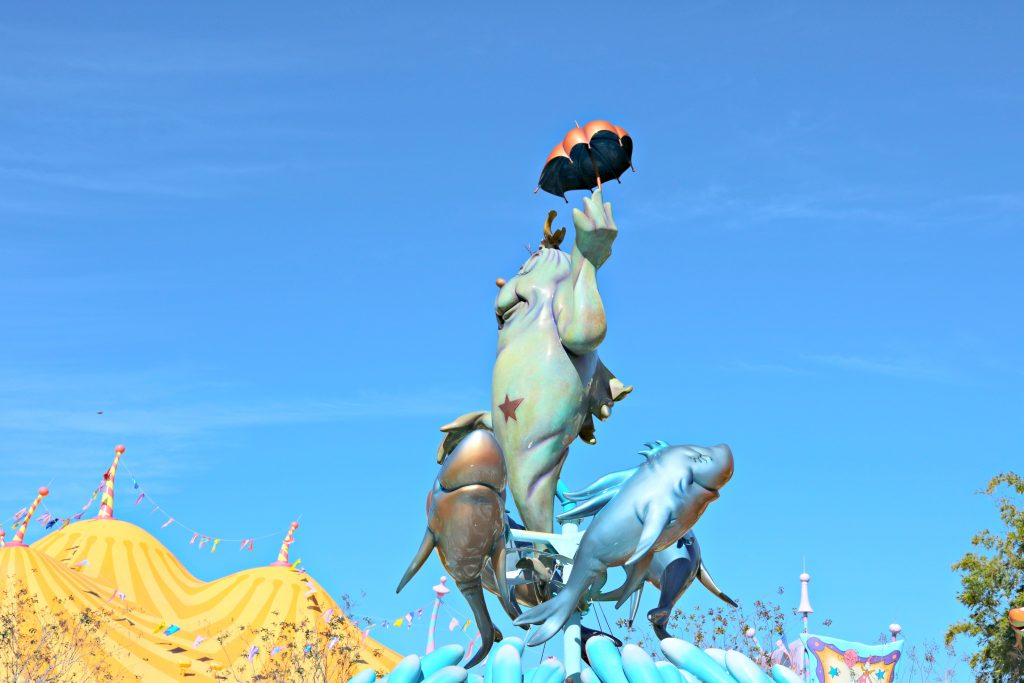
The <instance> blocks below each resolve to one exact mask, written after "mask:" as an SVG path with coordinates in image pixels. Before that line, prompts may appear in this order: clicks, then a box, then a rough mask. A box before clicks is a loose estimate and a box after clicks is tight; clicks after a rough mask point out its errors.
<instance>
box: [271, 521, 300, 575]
mask: <svg viewBox="0 0 1024 683" xmlns="http://www.w3.org/2000/svg"><path fill="white" fill-rule="evenodd" d="M298 528H299V523H298V522H292V525H291V527H289V528H288V534H287V535H286V536H285V537H284V540H283V541H282V542H281V552H279V553H278V554H277V561H275V562H271V563H270V566H271V567H290V566H292V564H291V562H289V561H288V546H290V545H291V544H292V543H294V542H295V530H296V529H298Z"/></svg>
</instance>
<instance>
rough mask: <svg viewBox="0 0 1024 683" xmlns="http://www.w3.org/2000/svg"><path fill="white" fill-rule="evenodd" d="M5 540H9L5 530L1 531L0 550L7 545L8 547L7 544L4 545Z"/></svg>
mask: <svg viewBox="0 0 1024 683" xmlns="http://www.w3.org/2000/svg"><path fill="white" fill-rule="evenodd" d="M5 538H7V532H6V531H4V530H3V529H0V548H3V547H4V546H5V545H7V544H6V543H4V539H5Z"/></svg>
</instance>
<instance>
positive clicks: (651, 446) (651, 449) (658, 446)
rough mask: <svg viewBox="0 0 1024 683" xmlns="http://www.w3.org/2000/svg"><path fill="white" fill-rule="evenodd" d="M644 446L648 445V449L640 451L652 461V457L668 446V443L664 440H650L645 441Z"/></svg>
mask: <svg viewBox="0 0 1024 683" xmlns="http://www.w3.org/2000/svg"><path fill="white" fill-rule="evenodd" d="M644 446H645V447H646V449H645V450H642V451H640V452H639V453H640V455H642V456H644V457H645V458H647V460H648V461H650V459H651V458H653V457H654V456H656V455H657V454H658V453H660V452H662V451H663V450H665V449H666V448H668V444H667V443H665V442H664V441H655V442H654V443H650V442H648V443H645V444H644Z"/></svg>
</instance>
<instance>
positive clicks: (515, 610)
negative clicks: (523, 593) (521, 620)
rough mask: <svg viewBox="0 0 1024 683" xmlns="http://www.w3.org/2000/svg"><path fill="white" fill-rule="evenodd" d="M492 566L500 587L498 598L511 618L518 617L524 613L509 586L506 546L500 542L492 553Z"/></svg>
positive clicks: (496, 581)
mask: <svg viewBox="0 0 1024 683" xmlns="http://www.w3.org/2000/svg"><path fill="white" fill-rule="evenodd" d="M491 567H492V568H493V569H494V585H495V586H496V587H497V588H498V599H499V600H500V601H501V606H502V608H503V609H504V610H505V613H506V614H507V615H508V616H509V619H516V618H518V617H519V615H520V614H522V613H523V611H522V610H521V609H519V603H518V602H516V599H515V595H514V594H512V592H511V591H510V590H509V588H508V576H507V575H506V573H505V546H504V545H502V544H500V543H499V544H498V547H497V548H495V549H494V553H493V554H492V555H491Z"/></svg>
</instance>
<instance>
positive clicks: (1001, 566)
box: [946, 472, 1024, 681]
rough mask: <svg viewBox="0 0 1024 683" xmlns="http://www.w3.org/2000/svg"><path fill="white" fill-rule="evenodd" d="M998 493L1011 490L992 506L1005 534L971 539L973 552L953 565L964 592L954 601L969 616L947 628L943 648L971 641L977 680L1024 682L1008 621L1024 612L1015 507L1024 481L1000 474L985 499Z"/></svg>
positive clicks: (1021, 657) (1022, 527)
mask: <svg viewBox="0 0 1024 683" xmlns="http://www.w3.org/2000/svg"><path fill="white" fill-rule="evenodd" d="M1000 487H1005V488H1007V489H1009V490H1010V494H1009V495H1003V496H1001V497H999V498H998V499H997V500H996V501H995V502H996V506H997V507H998V509H999V517H1000V519H1001V520H1002V523H1003V526H1004V528H1002V529H999V530H997V531H996V532H993V531H989V530H988V529H983V530H982V531H979V532H978V533H977V534H975V535H974V537H973V538H972V539H971V545H972V546H973V547H974V548H975V550H972V551H970V552H968V553H967V554H965V555H964V556H963V557H962V558H960V560H959V561H958V562H956V563H955V564H954V565H953V569H954V570H955V571H957V572H959V573H960V583H961V586H962V590H961V591H960V592H959V593H958V594H957V599H958V600H960V602H961V603H963V605H964V606H965V607H967V611H968V615H969V616H968V617H967V618H966V619H964V620H962V621H959V622H957V623H955V624H953V625H952V626H950V627H949V630H947V631H946V644H947V645H949V644H951V643H952V642H953V641H954V640H955V639H956V637H957V636H967V637H970V638H973V639H974V640H975V642H976V643H977V646H978V650H977V652H975V653H974V654H973V655H971V658H970V662H971V666H972V667H973V668H974V671H975V673H976V674H977V675H978V676H979V680H981V678H982V677H983V678H984V680H991V681H1022V680H1024V651H1021V650H1018V649H1016V648H1015V647H1014V636H1013V631H1012V630H1011V628H1010V623H1009V621H1008V619H1007V615H1008V613H1009V611H1010V609H1011V608H1013V607H1024V509H1022V507H1021V506H1020V504H1019V503H1021V500H1020V499H1021V497H1022V496H1024V478H1022V477H1021V476H1020V475H1017V474H1015V473H1013V472H1006V473H1003V474H1000V475H998V476H996V477H993V478H992V480H991V481H990V482H989V483H988V486H987V487H986V489H985V491H984V493H985V494H987V495H993V494H994V493H995V492H996V490H997V489H1000ZM1004 490H1005V489H1004ZM1014 494H1016V495H1014Z"/></svg>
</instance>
